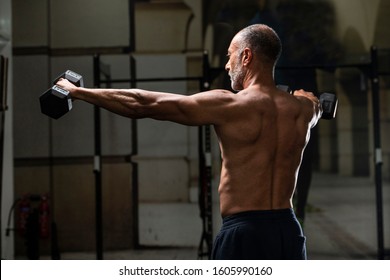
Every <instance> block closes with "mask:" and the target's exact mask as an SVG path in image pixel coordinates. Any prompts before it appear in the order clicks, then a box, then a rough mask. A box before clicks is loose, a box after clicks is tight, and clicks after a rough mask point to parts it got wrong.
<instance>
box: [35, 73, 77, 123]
mask: <svg viewBox="0 0 390 280" xmlns="http://www.w3.org/2000/svg"><path fill="white" fill-rule="evenodd" d="M61 78H64V79H67V80H68V81H69V82H71V83H72V84H74V85H75V86H78V87H83V86H84V81H83V77H82V76H81V75H79V74H77V73H76V72H73V71H71V70H67V71H66V72H64V73H62V74H61V75H60V76H59V77H58V78H57V79H55V80H54V86H53V87H51V88H49V89H48V90H47V91H45V92H44V93H43V94H42V95H41V96H40V97H39V102H40V105H41V112H42V113H43V114H45V115H47V116H49V117H51V118H53V119H58V118H60V117H62V116H63V115H65V114H66V113H68V112H69V111H70V110H71V109H72V99H71V98H70V96H69V91H67V90H65V89H63V88H61V87H59V86H56V85H55V84H56V83H57V82H58V80H59V79H61Z"/></svg>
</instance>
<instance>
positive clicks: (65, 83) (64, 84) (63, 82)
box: [56, 78, 77, 98]
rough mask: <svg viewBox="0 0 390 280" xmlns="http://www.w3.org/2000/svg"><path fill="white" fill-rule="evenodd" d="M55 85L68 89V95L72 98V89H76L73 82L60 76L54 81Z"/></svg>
mask: <svg viewBox="0 0 390 280" xmlns="http://www.w3.org/2000/svg"><path fill="white" fill-rule="evenodd" d="M56 85H57V86H59V87H60V88H63V89H64V90H67V91H69V92H70V96H71V97H72V98H73V96H72V91H73V90H74V89H76V88H77V86H75V85H74V84H72V83H71V82H69V81H68V80H67V79H64V78H60V79H59V80H58V82H57V83H56Z"/></svg>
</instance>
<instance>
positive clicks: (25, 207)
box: [19, 194, 31, 236]
mask: <svg viewBox="0 0 390 280" xmlns="http://www.w3.org/2000/svg"><path fill="white" fill-rule="evenodd" d="M30 213H31V202H30V196H29V195H27V194H25V195H23V196H22V197H21V198H20V201H19V232H20V234H21V235H22V236H24V235H25V234H26V229H27V220H28V217H29V216H30Z"/></svg>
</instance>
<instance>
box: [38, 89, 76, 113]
mask: <svg viewBox="0 0 390 280" xmlns="http://www.w3.org/2000/svg"><path fill="white" fill-rule="evenodd" d="M68 95H69V91H67V90H64V89H63V88H60V87H58V86H53V87H51V88H49V89H48V90H47V91H45V92H44V93H43V94H42V95H41V96H40V97H39V102H40V105H41V112H42V113H43V114H45V115H47V116H49V117H51V118H53V119H58V118H60V117H62V116H63V115H65V114H66V113H67V112H69V111H70V110H71V109H72V100H71V98H69V97H68Z"/></svg>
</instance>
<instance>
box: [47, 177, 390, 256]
mask: <svg viewBox="0 0 390 280" xmlns="http://www.w3.org/2000/svg"><path fill="white" fill-rule="evenodd" d="M154 207H156V208H157V209H159V211H155V212H153V211H149V212H145V211H142V209H141V211H140V213H141V214H140V215H141V217H140V220H142V218H143V217H142V215H148V216H149V218H150V215H153V213H157V212H159V213H163V212H164V210H161V209H164V208H169V207H171V205H169V206H168V205H154ZM175 207H185V208H186V209H184V210H183V211H177V209H178V208H176V210H175V213H177V215H186V216H187V220H188V215H189V213H188V211H194V212H195V213H196V215H198V212H197V205H195V204H194V205H192V206H190V208H191V207H192V210H188V205H182V206H180V204H179V205H176V206H175ZM167 211H170V210H167ZM151 213H152V214H151ZM180 213H182V214H180ZM383 214H384V215H383V216H384V219H383V220H384V237H385V248H386V249H389V248H390V182H384V183H383ZM156 215H157V214H156ZM160 215H162V214H160ZM215 217H216V216H215ZM157 218H158V219H159V220H160V222H161V223H162V224H165V225H167V223H168V224H172V223H174V222H175V220H176V217H175V218H173V217H172V216H170V217H165V219H166V221H164V220H161V216H160V217H156V220H157ZM183 218H184V219H186V218H185V217H183ZM215 220H217V221H216V222H215V225H214V226H215V228H216V229H218V228H219V225H220V221H218V220H220V219H219V218H216V219H215ZM151 221H153V219H152V220H151ZM176 222H178V223H179V224H180V223H181V220H179V221H177V220H176ZM218 223H219V224H218ZM191 226H192V227H193V228H192V229H191ZM184 227H185V231H181V234H182V235H183V236H184V237H188V235H187V234H186V233H187V232H193V235H194V238H197V239H199V237H200V229H199V223H188V225H184ZM189 227H190V228H189ZM140 230H141V233H140V234H141V235H142V234H143V232H142V227H141V229H140ZM304 231H305V235H306V237H307V252H308V259H312V260H367V259H376V258H377V226H376V203H375V184H374V182H373V180H372V179H369V178H362V177H343V176H340V175H334V174H322V173H315V174H314V175H313V181H312V187H311V190H310V194H309V205H308V207H307V217H306V221H305V224H304ZM161 234H167V235H168V234H170V233H161ZM179 234H180V232H179ZM161 238H163V237H161ZM190 238H191V237H190ZM42 258H43V259H45V258H46V257H42ZM47 258H49V257H47ZM61 258H62V259H76V260H78V259H80V260H81V259H95V253H94V252H91V253H62V254H61ZM387 258H388V257H387ZM104 259H113V260H115V259H116V260H124V259H127V260H135V259H137V260H143V259H144V260H150V259H154V260H169V259H181V260H188V259H189V260H191V259H197V248H192V247H171V248H169V247H166V248H162V249H143V250H131V251H116V252H104Z"/></svg>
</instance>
